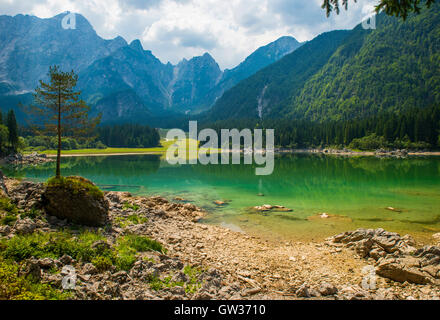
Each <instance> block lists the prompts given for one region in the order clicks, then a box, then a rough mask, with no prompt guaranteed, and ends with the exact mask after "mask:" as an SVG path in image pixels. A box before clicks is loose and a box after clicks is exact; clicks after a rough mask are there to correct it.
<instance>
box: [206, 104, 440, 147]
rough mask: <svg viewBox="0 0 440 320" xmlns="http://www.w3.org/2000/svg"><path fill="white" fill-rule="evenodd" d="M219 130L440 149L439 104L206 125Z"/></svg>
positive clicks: (285, 139)
mask: <svg viewBox="0 0 440 320" xmlns="http://www.w3.org/2000/svg"><path fill="white" fill-rule="evenodd" d="M205 126H206V127H209V128H213V129H214V130H216V131H217V132H220V130H221V129H223V128H238V129H239V130H241V129H243V128H263V129H275V145H276V146H279V147H289V148H310V147H313V148H314V147H329V146H349V145H350V144H351V145H350V147H351V148H353V149H364V148H365V150H371V149H373V148H374V147H375V146H376V147H378V148H399V149H402V148H405V149H410V150H420V149H438V148H440V144H439V138H438V135H439V133H440V106H433V107H428V108H423V109H418V108H411V109H408V110H407V111H405V112H402V113H400V114H399V115H395V114H394V113H382V114H379V115H376V116H371V117H367V118H364V119H358V120H346V121H325V122H317V121H309V120H295V119H292V120H287V119H286V120H265V121H256V120H252V119H248V120H224V121H217V122H215V123H210V124H205ZM367 144H370V145H369V146H367Z"/></svg>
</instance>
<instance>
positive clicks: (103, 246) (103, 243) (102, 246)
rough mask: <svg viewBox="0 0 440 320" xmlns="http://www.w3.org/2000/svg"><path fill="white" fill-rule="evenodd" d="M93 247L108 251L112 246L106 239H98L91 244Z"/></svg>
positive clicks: (99, 250)
mask: <svg viewBox="0 0 440 320" xmlns="http://www.w3.org/2000/svg"><path fill="white" fill-rule="evenodd" d="M91 248H92V249H93V250H97V251H98V252H101V253H102V252H104V251H106V250H110V248H111V246H110V245H109V244H108V243H107V242H106V241H103V240H98V241H95V242H94V243H93V244H92V245H91Z"/></svg>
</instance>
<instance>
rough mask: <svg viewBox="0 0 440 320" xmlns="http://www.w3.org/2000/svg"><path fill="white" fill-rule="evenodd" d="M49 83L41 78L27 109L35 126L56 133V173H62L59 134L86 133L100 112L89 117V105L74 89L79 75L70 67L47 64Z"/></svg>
mask: <svg viewBox="0 0 440 320" xmlns="http://www.w3.org/2000/svg"><path fill="white" fill-rule="evenodd" d="M48 76H49V79H50V80H49V83H45V82H43V81H42V80H40V86H39V87H38V88H37V89H35V93H34V104H33V105H31V106H29V112H31V113H32V114H34V115H35V117H33V120H34V122H35V125H34V128H35V129H36V130H38V131H39V130H43V131H47V132H49V133H51V134H56V136H57V165H56V177H57V178H60V177H61V171H60V164H61V141H62V140H61V138H62V137H63V136H66V135H69V136H74V137H76V136H79V135H85V134H89V133H91V132H92V131H93V129H94V128H95V127H96V125H97V124H98V123H99V121H100V116H99V117H97V118H94V119H89V111H90V107H89V106H88V105H87V104H86V103H85V102H84V101H83V100H81V99H80V95H81V92H80V91H75V90H74V88H75V87H76V84H77V81H78V76H77V75H76V74H75V72H74V71H73V70H72V71H71V72H63V71H61V70H60V69H59V67H58V66H53V67H50V68H49V73H48Z"/></svg>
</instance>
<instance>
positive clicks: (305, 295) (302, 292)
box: [295, 284, 312, 298]
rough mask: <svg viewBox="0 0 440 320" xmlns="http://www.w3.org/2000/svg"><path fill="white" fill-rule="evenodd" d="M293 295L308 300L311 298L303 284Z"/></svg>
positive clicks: (306, 286) (305, 285) (309, 290)
mask: <svg viewBox="0 0 440 320" xmlns="http://www.w3.org/2000/svg"><path fill="white" fill-rule="evenodd" d="M295 294H296V295H297V296H298V297H300V298H310V297H312V293H311V289H310V287H309V286H308V285H307V284H303V285H302V286H301V287H299V289H298V290H296V292H295Z"/></svg>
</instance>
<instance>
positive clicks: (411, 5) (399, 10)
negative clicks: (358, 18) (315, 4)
mask: <svg viewBox="0 0 440 320" xmlns="http://www.w3.org/2000/svg"><path fill="white" fill-rule="evenodd" d="M354 2H356V0H354ZM421 2H422V3H424V4H425V6H426V7H427V8H430V7H431V5H432V4H433V3H435V0H426V1H423V0H422V1H420V0H405V1H390V0H380V2H379V4H378V5H376V12H381V11H384V12H385V13H386V14H387V15H390V16H396V17H402V19H403V20H405V19H406V18H407V17H408V14H410V13H411V12H414V13H420V10H421V5H422V4H421ZM340 6H342V7H344V8H345V10H347V8H348V0H341V1H339V0H324V2H323V4H322V8H323V9H325V10H326V13H327V17H328V16H329V15H330V13H331V12H336V14H339V12H340Z"/></svg>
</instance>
